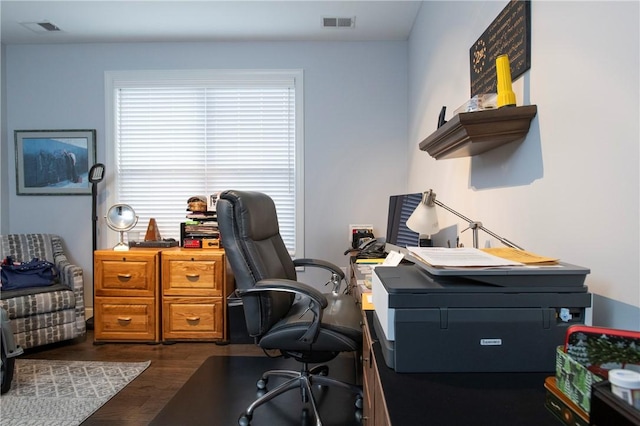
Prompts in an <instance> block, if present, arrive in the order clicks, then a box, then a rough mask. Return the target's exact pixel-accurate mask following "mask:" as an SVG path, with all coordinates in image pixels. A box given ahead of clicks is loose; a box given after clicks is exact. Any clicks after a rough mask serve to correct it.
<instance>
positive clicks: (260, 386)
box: [256, 379, 269, 389]
mask: <svg viewBox="0 0 640 426" xmlns="http://www.w3.org/2000/svg"><path fill="white" fill-rule="evenodd" d="M268 381H269V380H267V379H260V380H258V383H256V386H257V387H258V389H266V388H267V382H268Z"/></svg>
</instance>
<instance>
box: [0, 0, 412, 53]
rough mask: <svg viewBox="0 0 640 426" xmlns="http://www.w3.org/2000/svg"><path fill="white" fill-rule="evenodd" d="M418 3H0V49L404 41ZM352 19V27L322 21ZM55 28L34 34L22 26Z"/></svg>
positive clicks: (117, 0) (126, 0)
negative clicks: (55, 45)
mask: <svg viewBox="0 0 640 426" xmlns="http://www.w3.org/2000/svg"><path fill="white" fill-rule="evenodd" d="M421 4H422V2H421V1H415V0H414V1H402V0H390V1H376V0H359V1H329V0H315V1H314V0H297V1H273V0H257V1H244V0H235V1H222V0H182V1H170V0H143V1H131V0H111V1H78V0H76V1H73V0H72V1H56V0H46V1H30V0H19V1H18V0H0V17H1V23H0V25H1V26H0V41H1V42H2V44H28V43H35V44H43V43H44V44H46V43H102V42H106V43H111V42H115V43H117V42H172V41H189V42H193V41H294V40H295V41H298V40H301V41H310V40H311V41H379V40H406V39H407V38H408V36H409V33H410V32H411V28H412V26H413V22H414V20H415V17H416V15H417V13H418V11H419V9H420V6H421ZM324 17H338V18H343V17H346V18H353V17H355V28H322V18H324ZM43 21H48V22H51V23H53V24H55V25H56V26H58V27H59V28H60V29H61V31H58V32H44V33H36V32H33V31H32V30H30V29H28V28H26V27H25V26H24V25H22V24H23V23H35V22H43Z"/></svg>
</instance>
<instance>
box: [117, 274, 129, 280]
mask: <svg viewBox="0 0 640 426" xmlns="http://www.w3.org/2000/svg"><path fill="white" fill-rule="evenodd" d="M118 278H120V279H122V280H128V279H129V278H131V274H118Z"/></svg>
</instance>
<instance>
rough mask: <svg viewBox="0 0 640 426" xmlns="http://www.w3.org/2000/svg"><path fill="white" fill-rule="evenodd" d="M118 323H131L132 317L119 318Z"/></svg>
mask: <svg viewBox="0 0 640 426" xmlns="http://www.w3.org/2000/svg"><path fill="white" fill-rule="evenodd" d="M118 321H122V322H131V317H119V318H118Z"/></svg>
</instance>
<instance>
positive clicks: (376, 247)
mask: <svg viewBox="0 0 640 426" xmlns="http://www.w3.org/2000/svg"><path fill="white" fill-rule="evenodd" d="M384 249H385V242H384V241H383V240H381V239H378V238H373V239H371V240H369V241H366V242H364V243H362V244H360V246H359V247H358V250H360V251H359V252H358V257H359V258H361V259H372V258H379V257H385V256H386V253H385V252H384Z"/></svg>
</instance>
